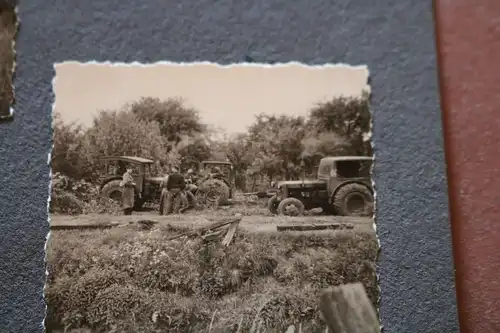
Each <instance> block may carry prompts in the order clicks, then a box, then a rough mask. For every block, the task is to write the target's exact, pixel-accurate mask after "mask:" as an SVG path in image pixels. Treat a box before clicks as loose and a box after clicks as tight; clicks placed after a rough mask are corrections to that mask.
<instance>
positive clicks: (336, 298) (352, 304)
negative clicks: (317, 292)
mask: <svg viewBox="0 0 500 333" xmlns="http://www.w3.org/2000/svg"><path fill="white" fill-rule="evenodd" d="M320 311H321V314H322V315H323V318H324V320H325V321H326V323H327V325H328V327H329V329H330V332H331V333H380V323H379V320H378V316H377V314H376V311H375V308H374V307H373V304H372V303H371V301H370V299H369V298H368V296H367V295H366V292H365V288H364V287H363V284H361V283H353V284H345V285H341V286H338V287H334V288H330V289H327V290H325V291H324V292H323V294H322V295H321V297H320Z"/></svg>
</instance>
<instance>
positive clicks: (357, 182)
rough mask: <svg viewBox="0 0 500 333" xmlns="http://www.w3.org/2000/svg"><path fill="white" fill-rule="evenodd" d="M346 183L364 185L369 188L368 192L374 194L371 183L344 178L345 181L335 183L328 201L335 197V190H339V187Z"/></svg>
mask: <svg viewBox="0 0 500 333" xmlns="http://www.w3.org/2000/svg"><path fill="white" fill-rule="evenodd" d="M348 184H359V185H363V186H365V187H366V188H368V189H369V190H370V192H371V193H372V195H373V194H374V192H373V187H372V186H371V185H368V184H366V183H365V182H362V181H360V180H346V181H345V182H342V183H340V184H339V185H337V187H336V188H335V189H334V190H333V191H332V194H331V195H330V203H332V202H333V198H335V196H336V195H337V192H338V191H339V189H340V188H341V187H344V186H345V185H348Z"/></svg>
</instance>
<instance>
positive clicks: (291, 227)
mask: <svg viewBox="0 0 500 333" xmlns="http://www.w3.org/2000/svg"><path fill="white" fill-rule="evenodd" d="M353 228H354V226H353V225H352V224H347V223H318V224H314V223H310V224H282V225H278V226H276V229H277V230H278V231H312V230H341V229H353Z"/></svg>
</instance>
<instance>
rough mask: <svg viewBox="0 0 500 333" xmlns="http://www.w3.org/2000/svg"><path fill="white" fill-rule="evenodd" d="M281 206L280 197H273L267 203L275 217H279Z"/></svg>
mask: <svg viewBox="0 0 500 333" xmlns="http://www.w3.org/2000/svg"><path fill="white" fill-rule="evenodd" d="M279 204H280V201H279V200H278V197H277V196H275V195H273V196H272V197H271V198H270V199H269V200H268V201H267V209H269V211H270V212H271V214H273V215H278V206H279Z"/></svg>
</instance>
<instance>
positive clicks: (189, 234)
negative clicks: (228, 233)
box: [167, 216, 241, 240]
mask: <svg viewBox="0 0 500 333" xmlns="http://www.w3.org/2000/svg"><path fill="white" fill-rule="evenodd" d="M240 221H241V216H239V217H235V218H232V219H230V220H226V221H221V222H215V223H212V224H209V225H207V226H205V227H202V228H198V229H195V230H192V231H187V232H183V233H181V234H178V235H175V236H172V237H170V238H168V239H167V240H174V239H177V238H181V237H195V236H201V235H203V234H205V233H208V232H209V231H215V230H216V229H219V228H221V227H224V226H227V225H229V224H239V223H240Z"/></svg>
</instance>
